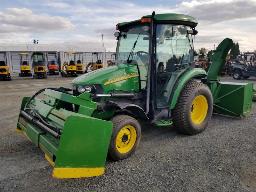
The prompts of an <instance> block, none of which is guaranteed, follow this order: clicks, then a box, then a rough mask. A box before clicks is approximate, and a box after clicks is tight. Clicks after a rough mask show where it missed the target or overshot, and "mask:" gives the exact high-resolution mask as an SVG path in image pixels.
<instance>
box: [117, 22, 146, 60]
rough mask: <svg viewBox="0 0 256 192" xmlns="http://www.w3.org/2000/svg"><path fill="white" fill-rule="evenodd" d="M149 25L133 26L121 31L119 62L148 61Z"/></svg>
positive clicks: (118, 51)
mask: <svg viewBox="0 0 256 192" xmlns="http://www.w3.org/2000/svg"><path fill="white" fill-rule="evenodd" d="M148 50H149V26H147V25H138V26H133V27H130V28H128V29H126V30H125V31H121V32H120V36H119V42H118V50H117V53H118V54H117V64H125V63H135V64H140V63H144V64H146V63H148Z"/></svg>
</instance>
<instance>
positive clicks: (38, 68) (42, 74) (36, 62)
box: [32, 52, 47, 79]
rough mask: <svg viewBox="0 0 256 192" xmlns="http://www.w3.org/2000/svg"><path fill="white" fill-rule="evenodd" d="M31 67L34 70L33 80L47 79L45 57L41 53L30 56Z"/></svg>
mask: <svg viewBox="0 0 256 192" xmlns="http://www.w3.org/2000/svg"><path fill="white" fill-rule="evenodd" d="M32 66H33V69H34V74H33V78H35V79H45V78H47V71H46V66H45V55H44V53H43V52H34V53H33V54H32Z"/></svg>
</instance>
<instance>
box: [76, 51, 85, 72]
mask: <svg viewBox="0 0 256 192" xmlns="http://www.w3.org/2000/svg"><path fill="white" fill-rule="evenodd" d="M83 54H84V53H82V52H76V53H74V59H75V61H76V73H77V74H83V73H84V70H85V69H84V58H83Z"/></svg>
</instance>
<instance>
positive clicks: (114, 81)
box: [104, 73, 139, 85]
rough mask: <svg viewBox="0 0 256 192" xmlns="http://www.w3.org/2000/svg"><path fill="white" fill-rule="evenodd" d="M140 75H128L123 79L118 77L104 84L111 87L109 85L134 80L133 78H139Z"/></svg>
mask: <svg viewBox="0 0 256 192" xmlns="http://www.w3.org/2000/svg"><path fill="white" fill-rule="evenodd" d="M138 76H139V75H138V73H130V74H127V75H124V76H121V77H116V78H114V79H110V80H108V81H106V82H105V83H104V85H109V84H112V83H116V82H119V81H124V80H126V79H130V78H133V77H138Z"/></svg>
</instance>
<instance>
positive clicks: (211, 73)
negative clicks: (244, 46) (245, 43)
mask: <svg viewBox="0 0 256 192" xmlns="http://www.w3.org/2000/svg"><path fill="white" fill-rule="evenodd" d="M233 45H234V43H233V41H232V39H229V38H226V39H224V40H223V41H222V42H221V43H220V44H219V45H218V47H217V49H216V50H215V51H214V53H213V55H212V64H211V65H210V66H209V70H208V73H207V82H211V81H218V80H219V74H220V72H221V70H222V68H223V67H224V65H225V62H226V57H227V55H228V52H229V51H230V49H231V48H232V47H233Z"/></svg>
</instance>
